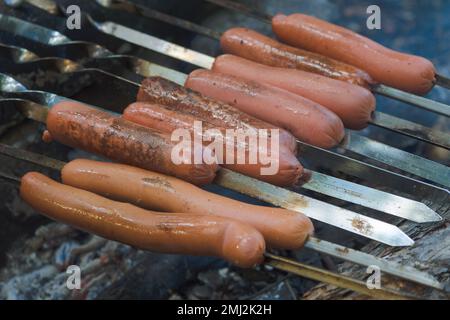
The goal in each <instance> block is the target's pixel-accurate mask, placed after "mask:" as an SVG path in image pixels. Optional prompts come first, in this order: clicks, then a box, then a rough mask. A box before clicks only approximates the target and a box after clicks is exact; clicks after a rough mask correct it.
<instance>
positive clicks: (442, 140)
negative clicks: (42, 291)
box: [0, 17, 450, 149]
mask: <svg viewBox="0 0 450 320" xmlns="http://www.w3.org/2000/svg"><path fill="white" fill-rule="evenodd" d="M6 19H7V20H8V22H4V23H3V24H0V28H2V27H4V30H6V31H8V30H10V29H9V28H8V27H7V26H13V25H14V26H17V25H18V24H19V21H20V20H19V19H16V18H13V17H7V18H6ZM0 21H1V20H0ZM93 23H95V22H93ZM31 28H33V29H34V28H40V34H42V33H47V36H45V37H42V41H43V42H46V43H49V42H53V43H55V41H57V42H58V44H54V45H53V46H59V47H60V48H61V47H62V46H64V45H67V46H69V45H70V46H73V45H75V43H74V42H71V41H70V40H68V39H67V38H64V36H59V35H58V36H57V37H56V39H55V37H54V36H55V32H54V31H52V30H49V29H46V28H44V27H41V26H37V25H32V24H30V23H28V22H25V21H22V23H21V28H20V30H21V31H20V32H21V35H23V36H25V37H26V36H27V35H28V34H29V33H28V32H26V31H27V30H30V29H31ZM112 28H115V27H114V25H112ZM17 29H18V28H15V30H17ZM151 39H152V48H155V47H154V46H155V45H157V44H158V43H159V46H158V47H157V49H156V51H158V52H160V53H163V54H166V55H169V56H172V57H174V58H177V59H181V60H183V61H188V62H190V63H197V64H198V65H199V66H209V65H210V64H212V63H213V62H212V61H213V60H211V59H212V58H211V59H209V61H208V58H205V57H204V55H203V56H201V57H195V58H196V59H195V61H190V60H189V59H190V58H192V54H193V53H192V52H190V51H189V50H188V51H187V54H184V53H185V52H184V51H185V50H184V49H183V47H180V46H177V45H175V44H172V43H170V42H167V41H164V40H161V39H158V38H155V37H151ZM61 41H62V43H59V42H61ZM80 45H85V46H86V47H87V49H89V48H91V47H93V46H94V45H93V44H90V43H80V42H76V46H77V48H78V47H80ZM58 49H59V48H58ZM95 50H96V51H97V50H98V48H95ZM164 50H166V51H164ZM101 56H102V58H103V59H104V58H109V59H112V53H110V55H109V56H108V55H106V56H105V54H104V53H103V52H102V54H101ZM115 57H116V59H117V60H124V62H128V63H131V64H132V65H133V68H134V69H135V71H136V72H137V73H139V74H141V75H146V76H148V75H149V74H148V72H146V70H145V68H151V69H155V70H154V72H158V73H159V75H161V76H163V77H165V78H170V79H171V80H172V81H175V82H177V83H179V84H184V81H185V79H186V77H187V76H186V75H183V74H181V73H177V72H176V71H173V72H170V71H169V70H170V69H167V68H164V67H161V66H158V65H155V64H151V63H148V62H146V61H144V60H141V59H137V58H134V57H130V56H120V55H116V56H115ZM97 59H99V57H97ZM203 59H207V61H206V62H204V61H203ZM199 61H200V62H199ZM97 62H100V61H97ZM156 69H158V70H156ZM152 71H153V70H152ZM376 114H378V117H375V119H373V120H372V121H371V122H370V123H371V124H373V125H376V126H379V127H382V128H385V129H388V130H391V131H396V132H398V133H401V134H404V135H407V136H410V137H413V138H416V139H419V140H422V141H426V142H428V143H431V144H434V145H436V146H440V147H443V148H446V149H449V148H450V146H449V144H450V141H449V140H448V139H446V136H445V134H444V135H443V134H441V133H440V132H436V131H435V130H432V129H429V128H426V127H424V126H421V125H419V124H416V123H413V122H408V121H406V120H403V119H400V118H397V117H393V116H389V115H387V114H386V115H385V114H383V113H381V112H377V113H376Z"/></svg>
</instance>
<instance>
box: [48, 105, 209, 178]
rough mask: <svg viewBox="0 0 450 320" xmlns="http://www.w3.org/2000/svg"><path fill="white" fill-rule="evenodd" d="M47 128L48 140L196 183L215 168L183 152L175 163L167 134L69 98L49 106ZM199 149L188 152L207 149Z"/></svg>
mask: <svg viewBox="0 0 450 320" xmlns="http://www.w3.org/2000/svg"><path fill="white" fill-rule="evenodd" d="M47 130H48V132H47V133H46V136H47V138H46V140H49V137H48V135H50V137H51V138H50V140H51V139H54V140H56V141H58V142H60V143H63V144H65V145H68V146H70V147H73V148H78V149H83V150H85V151H88V152H92V153H96V154H100V155H102V156H105V157H107V158H110V159H112V160H116V161H119V162H122V163H127V164H131V165H135V166H138V167H142V168H145V169H150V170H155V171H159V172H163V173H165V174H169V175H174V176H176V177H178V178H181V179H185V180H187V181H190V182H192V183H194V184H198V185H202V184H207V183H211V181H212V180H213V179H214V177H215V173H216V171H217V170H218V165H217V163H213V164H206V163H201V164H195V163H194V161H193V159H189V158H188V156H187V155H186V157H185V159H184V160H186V161H187V163H181V164H176V163H175V162H174V161H173V160H172V157H171V153H172V150H173V148H174V147H175V146H176V143H175V142H172V141H171V140H170V136H169V135H167V134H163V133H161V132H159V131H156V130H152V129H150V128H146V127H143V126H140V125H137V124H135V123H132V122H130V121H127V120H125V119H122V118H121V117H116V116H113V115H111V114H109V113H107V112H104V111H101V110H98V109H95V108H92V107H89V106H86V105H83V104H81V103H77V102H73V101H64V102H60V103H58V104H57V105H55V106H53V107H52V108H51V109H50V111H49V113H48V116H47ZM200 148H201V149H199V148H198V146H196V145H193V146H192V150H191V152H192V153H191V154H192V155H193V154H194V153H196V152H198V153H200V154H202V153H203V152H211V150H209V149H207V148H203V147H202V146H200ZM191 158H192V157H191ZM190 163H192V164H190Z"/></svg>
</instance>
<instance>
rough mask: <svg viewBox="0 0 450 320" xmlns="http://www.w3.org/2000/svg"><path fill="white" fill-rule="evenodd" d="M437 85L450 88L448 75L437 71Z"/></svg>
mask: <svg viewBox="0 0 450 320" xmlns="http://www.w3.org/2000/svg"><path fill="white" fill-rule="evenodd" d="M436 85H438V86H441V87H443V88H446V89H450V79H449V78H448V77H444V76H443V75H441V74H439V73H437V74H436Z"/></svg>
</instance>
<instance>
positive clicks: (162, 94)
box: [137, 77, 297, 152]
mask: <svg viewBox="0 0 450 320" xmlns="http://www.w3.org/2000/svg"><path fill="white" fill-rule="evenodd" d="M137 101H140V102H152V103H158V104H161V105H164V106H166V107H168V108H170V109H171V110H174V111H177V112H180V113H185V114H186V113H187V114H190V115H193V116H194V117H196V118H197V119H200V120H201V121H203V122H210V123H211V124H212V125H214V126H216V127H217V128H223V127H225V128H227V129H228V128H231V129H244V130H245V129H249V128H254V129H273V128H275V127H274V126H273V125H271V124H269V123H267V122H264V121H262V120H259V119H257V118H255V117H252V116H250V115H248V114H246V113H244V112H242V111H240V110H238V109H236V108H234V107H232V106H230V105H227V104H225V103H223V102H219V101H214V100H212V99H210V98H208V97H205V96H203V95H201V94H200V93H198V92H195V91H193V90H190V89H187V88H185V87H183V86H180V85H178V84H176V83H174V82H171V81H169V80H166V79H164V78H161V77H150V78H146V79H144V81H143V82H142V84H141V88H140V90H139V92H138V96H137ZM281 145H283V146H286V147H287V148H288V149H289V150H291V151H292V152H296V150H297V142H296V140H295V138H294V136H292V134H290V133H289V132H287V131H286V130H280V146H281Z"/></svg>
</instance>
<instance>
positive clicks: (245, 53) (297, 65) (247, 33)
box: [220, 28, 374, 87]
mask: <svg viewBox="0 0 450 320" xmlns="http://www.w3.org/2000/svg"><path fill="white" fill-rule="evenodd" d="M220 45H221V47H222V50H223V51H224V52H225V53H231V54H234V55H236V56H239V57H242V58H245V59H248V60H252V61H255V62H258V63H261V64H265V65H268V66H272V67H280V68H291V69H298V70H303V71H307V72H312V73H316V74H320V75H322V76H325V77H328V78H333V79H336V80H341V81H346V82H349V83H352V84H356V85H360V86H363V87H369V85H371V84H373V83H374V80H373V79H372V78H371V77H370V76H369V74H368V73H367V72H365V71H363V70H361V69H358V68H356V67H354V66H351V65H349V64H346V63H343V62H340V61H337V60H334V59H331V58H328V57H326V56H323V55H320V54H317V53H314V52H310V51H306V50H302V49H299V48H295V47H291V46H288V45H286V44H283V43H280V42H278V41H276V40H274V39H272V38H269V37H267V36H265V35H263V34H261V33H258V32H256V31H254V30H251V29H247V28H232V29H229V30H227V31H226V32H225V33H223V34H222V37H221V38H220Z"/></svg>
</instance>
